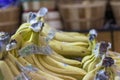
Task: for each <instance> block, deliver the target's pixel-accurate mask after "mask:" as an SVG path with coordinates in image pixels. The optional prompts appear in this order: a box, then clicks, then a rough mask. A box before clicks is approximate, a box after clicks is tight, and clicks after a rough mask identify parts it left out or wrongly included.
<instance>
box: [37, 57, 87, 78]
mask: <svg viewBox="0 0 120 80" xmlns="http://www.w3.org/2000/svg"><path fill="white" fill-rule="evenodd" d="M39 61H40V62H41V64H42V65H43V66H44V67H45V68H47V69H48V70H50V71H53V72H55V73H59V74H64V75H67V76H72V77H75V78H77V79H81V78H82V77H83V76H84V75H85V74H86V72H85V71H84V70H80V71H76V70H66V69H60V68H56V67H54V66H51V65H49V64H47V63H46V62H45V61H44V60H43V59H42V57H41V58H39Z"/></svg>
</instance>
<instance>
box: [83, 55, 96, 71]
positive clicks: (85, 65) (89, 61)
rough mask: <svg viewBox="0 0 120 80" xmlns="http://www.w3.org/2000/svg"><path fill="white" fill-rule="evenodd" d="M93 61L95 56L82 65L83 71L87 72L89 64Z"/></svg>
mask: <svg viewBox="0 0 120 80" xmlns="http://www.w3.org/2000/svg"><path fill="white" fill-rule="evenodd" d="M94 59H95V56H93V57H92V58H91V59H90V60H88V61H86V62H85V63H84V64H83V67H82V68H83V69H84V70H85V71H88V67H89V64H90V63H91V62H92V61H93V60H94Z"/></svg>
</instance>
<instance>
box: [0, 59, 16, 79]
mask: <svg viewBox="0 0 120 80" xmlns="http://www.w3.org/2000/svg"><path fill="white" fill-rule="evenodd" d="M0 72H1V74H2V75H3V78H4V79H3V80H8V79H9V80H14V75H13V74H12V72H11V70H10V68H9V67H8V65H7V64H6V62H5V61H0Z"/></svg>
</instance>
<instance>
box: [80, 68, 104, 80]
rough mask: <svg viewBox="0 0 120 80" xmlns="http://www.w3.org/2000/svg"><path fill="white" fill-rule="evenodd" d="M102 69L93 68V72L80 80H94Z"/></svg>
mask: <svg viewBox="0 0 120 80" xmlns="http://www.w3.org/2000/svg"><path fill="white" fill-rule="evenodd" d="M101 68H102V67H101V66H99V67H97V68H95V69H94V70H92V71H90V72H88V73H87V74H86V75H85V76H84V78H83V79H82V80H94V79H95V76H96V74H97V72H98V71H99V70H100V69H101Z"/></svg>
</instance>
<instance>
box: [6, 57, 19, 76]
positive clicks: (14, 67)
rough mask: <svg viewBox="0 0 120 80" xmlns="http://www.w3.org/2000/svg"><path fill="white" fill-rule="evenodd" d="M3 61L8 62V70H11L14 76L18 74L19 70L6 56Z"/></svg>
mask: <svg viewBox="0 0 120 80" xmlns="http://www.w3.org/2000/svg"><path fill="white" fill-rule="evenodd" d="M5 62H6V63H7V64H8V66H9V68H10V70H11V71H12V73H13V75H14V76H15V77H16V76H18V75H20V71H19V70H18V69H17V66H16V65H14V64H13V63H12V61H11V60H10V59H9V58H6V59H5Z"/></svg>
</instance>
